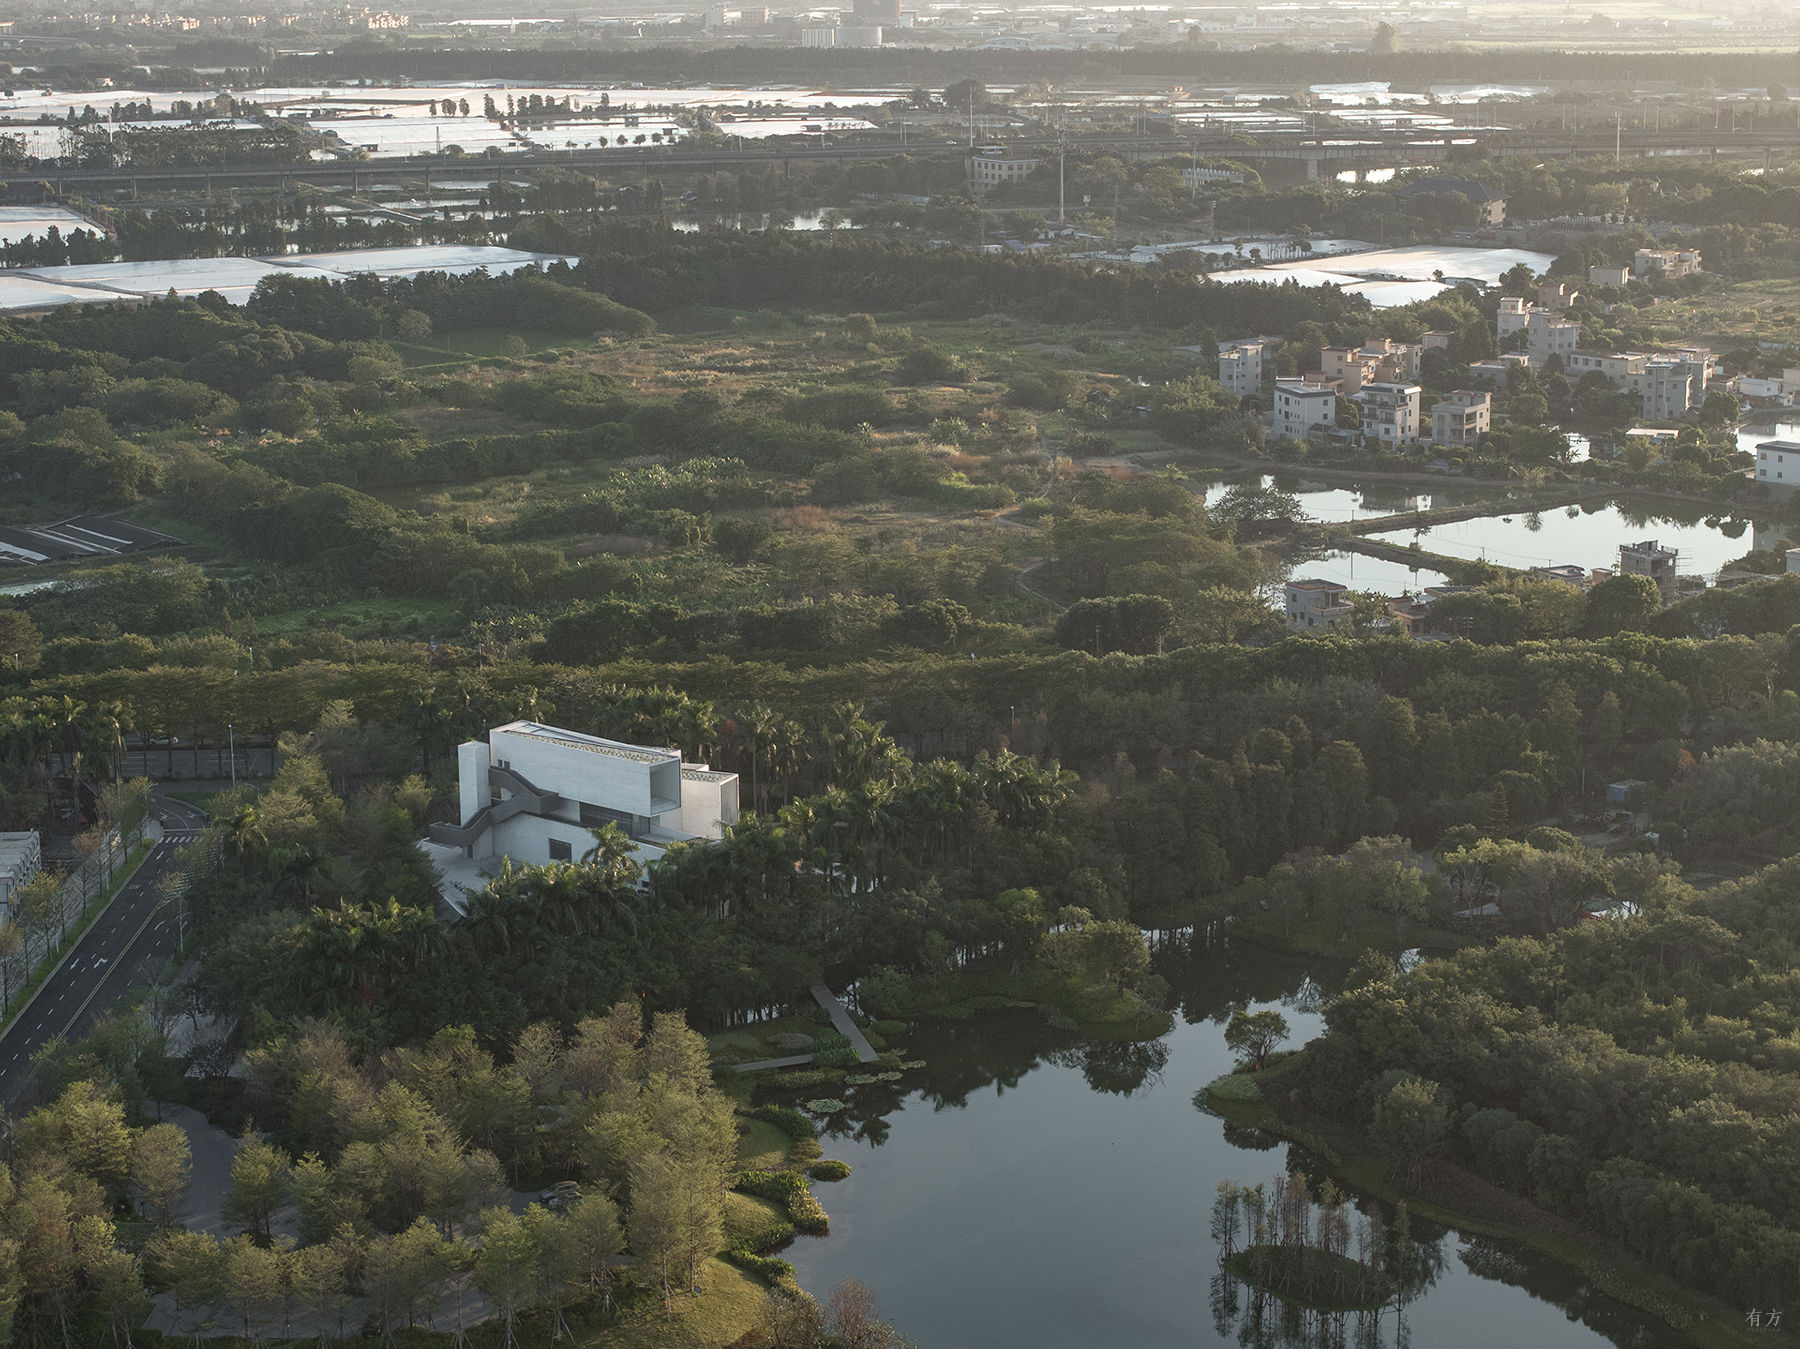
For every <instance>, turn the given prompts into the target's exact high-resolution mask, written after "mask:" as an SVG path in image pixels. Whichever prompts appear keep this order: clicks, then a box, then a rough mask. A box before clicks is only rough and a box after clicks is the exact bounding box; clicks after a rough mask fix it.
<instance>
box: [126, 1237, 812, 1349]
mask: <svg viewBox="0 0 1800 1349" xmlns="http://www.w3.org/2000/svg"><path fill="white" fill-rule="evenodd" d="M725 1258H726V1259H727V1260H729V1261H731V1263H732V1264H734V1265H736V1266H737V1267H738V1268H739V1269H744V1270H748V1271H749V1272H750V1273H752V1274H754V1275H756V1277H757V1278H759V1279H761V1280H763V1282H765V1283H771V1284H774V1285H775V1286H776V1287H777V1288H786V1289H789V1290H790V1291H791V1290H794V1289H797V1288H798V1286H799V1285H798V1284H796V1283H795V1281H794V1267H793V1265H792V1264H790V1263H789V1262H788V1261H786V1260H783V1259H782V1258H781V1257H780V1256H774V1255H758V1254H756V1252H754V1251H747V1250H745V1249H743V1248H742V1247H741V1246H740V1247H736V1248H734V1249H732V1250H729V1251H726V1252H725ZM141 1333H142V1332H140V1334H141Z"/></svg>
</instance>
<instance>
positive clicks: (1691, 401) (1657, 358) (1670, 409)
mask: <svg viewBox="0 0 1800 1349" xmlns="http://www.w3.org/2000/svg"><path fill="white" fill-rule="evenodd" d="M1715 369H1716V366H1715V365H1714V363H1713V358H1712V353H1711V352H1710V351H1706V350H1705V349H1703V348H1699V347H1684V348H1682V349H1680V350H1678V351H1673V352H1644V351H1596V350H1594V349H1592V348H1589V347H1578V348H1576V350H1575V351H1573V352H1571V353H1570V354H1569V355H1568V356H1566V357H1564V358H1563V372H1564V374H1565V375H1567V376H1568V378H1569V380H1570V381H1571V382H1574V381H1576V380H1579V379H1580V378H1581V377H1582V376H1583V375H1585V374H1588V373H1589V372H1591V371H1599V372H1600V373H1601V374H1603V375H1605V376H1606V380H1607V383H1609V384H1611V385H1612V386H1613V388H1615V389H1618V390H1620V391H1621V392H1623V393H1629V394H1632V395H1634V396H1635V397H1636V398H1637V399H1638V404H1639V408H1640V412H1639V415H1640V416H1642V417H1644V418H1646V419H1648V420H1651V421H1670V420H1676V419H1679V418H1681V417H1684V416H1686V415H1687V414H1688V413H1689V412H1691V411H1693V410H1694V409H1695V408H1697V407H1699V406H1700V405H1701V404H1702V403H1704V402H1705V401H1706V383H1707V381H1708V380H1709V379H1711V378H1712V376H1713V373H1714V371H1715Z"/></svg>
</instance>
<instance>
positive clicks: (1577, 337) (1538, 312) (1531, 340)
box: [1525, 309, 1581, 366]
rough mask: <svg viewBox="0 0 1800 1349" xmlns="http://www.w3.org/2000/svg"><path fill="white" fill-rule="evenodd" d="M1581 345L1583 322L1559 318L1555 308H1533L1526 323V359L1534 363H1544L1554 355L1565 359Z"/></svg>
mask: <svg viewBox="0 0 1800 1349" xmlns="http://www.w3.org/2000/svg"><path fill="white" fill-rule="evenodd" d="M1579 345H1581V324H1580V323H1579V322H1578V321H1577V320H1575V319H1566V318H1559V317H1558V316H1557V312H1556V311H1555V310H1554V309H1533V310H1532V311H1531V317H1530V320H1529V321H1528V322H1527V323H1526V325H1525V359H1526V360H1528V361H1530V362H1531V364H1532V365H1534V366H1539V365H1543V364H1544V363H1545V362H1546V361H1548V360H1549V359H1550V358H1551V357H1552V356H1561V357H1562V358H1563V359H1564V360H1565V361H1566V360H1567V359H1568V357H1569V355H1570V354H1571V353H1572V352H1573V351H1574V350H1575V348H1576V347H1578V346H1579Z"/></svg>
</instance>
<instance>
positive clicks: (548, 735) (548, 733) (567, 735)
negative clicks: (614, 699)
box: [488, 721, 681, 764]
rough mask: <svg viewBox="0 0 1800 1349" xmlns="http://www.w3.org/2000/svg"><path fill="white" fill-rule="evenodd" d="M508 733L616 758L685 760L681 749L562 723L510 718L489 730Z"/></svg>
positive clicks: (638, 760)
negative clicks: (575, 728) (635, 741)
mask: <svg viewBox="0 0 1800 1349" xmlns="http://www.w3.org/2000/svg"><path fill="white" fill-rule="evenodd" d="M501 732H505V733H506V734H507V735H516V736H522V737H523V738H525V739H527V740H541V741H543V742H544V743H545V744H547V745H561V746H563V747H564V748H565V749H579V750H585V751H587V752H588V753H589V754H605V755H608V756H609V757H611V758H614V759H629V760H630V761H631V762H632V763H650V764H656V763H668V762H670V761H671V760H673V761H674V762H676V763H680V762H681V751H680V750H675V749H651V748H649V747H647V746H644V745H627V744H623V743H621V742H620V741H617V740H604V739H602V738H601V737H599V736H597V735H587V734H585V733H583V732H581V731H570V730H565V729H563V728H562V727H560V726H544V725H541V724H539V723H538V722H535V721H509V722H507V723H506V725H504V726H496V727H494V728H493V729H492V730H491V731H489V732H488V735H489V737H490V738H491V737H492V736H495V735H498V734H500V733H501Z"/></svg>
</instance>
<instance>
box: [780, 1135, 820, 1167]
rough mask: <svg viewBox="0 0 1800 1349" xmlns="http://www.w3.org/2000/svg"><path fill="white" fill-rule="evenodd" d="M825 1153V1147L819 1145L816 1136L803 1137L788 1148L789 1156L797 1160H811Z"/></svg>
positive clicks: (792, 1159)
mask: <svg viewBox="0 0 1800 1349" xmlns="http://www.w3.org/2000/svg"><path fill="white" fill-rule="evenodd" d="M824 1154H825V1149H824V1148H822V1147H820V1146H819V1140H818V1139H816V1138H802V1139H801V1140H800V1141H799V1142H798V1143H796V1144H794V1146H793V1147H792V1148H790V1149H789V1150H788V1158H789V1159H790V1160H791V1161H796V1162H810V1161H813V1160H815V1159H816V1158H818V1157H822V1156H823V1155H824Z"/></svg>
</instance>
